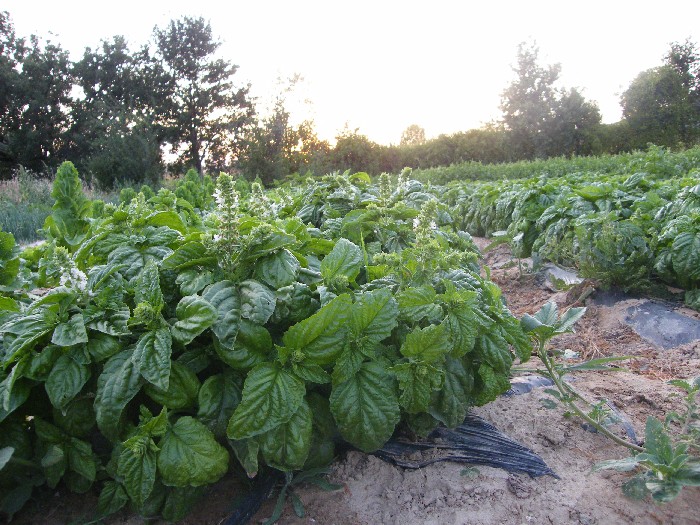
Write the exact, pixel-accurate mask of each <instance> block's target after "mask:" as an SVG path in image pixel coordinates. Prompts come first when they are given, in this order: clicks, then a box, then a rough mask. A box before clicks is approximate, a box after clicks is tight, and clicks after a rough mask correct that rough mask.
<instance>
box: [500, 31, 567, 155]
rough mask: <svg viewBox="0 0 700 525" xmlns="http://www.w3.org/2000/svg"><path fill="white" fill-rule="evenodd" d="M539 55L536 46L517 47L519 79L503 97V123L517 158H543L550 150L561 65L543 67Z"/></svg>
mask: <svg viewBox="0 0 700 525" xmlns="http://www.w3.org/2000/svg"><path fill="white" fill-rule="evenodd" d="M538 55H539V48H538V47H537V46H536V45H535V44H534V43H532V44H526V43H525V42H523V43H521V44H520V45H519V46H518V56H517V63H516V65H515V66H514V67H513V71H514V72H515V74H516V76H517V78H516V79H515V80H514V81H513V82H512V83H511V84H510V86H508V87H507V88H506V89H505V90H504V91H503V93H502V94H501V111H502V112H503V124H504V125H505V126H506V128H507V129H508V130H509V133H510V138H511V147H512V148H513V150H514V154H515V156H516V157H517V158H524V159H530V158H534V157H543V156H546V155H547V153H548V150H549V144H548V142H549V139H550V137H549V133H548V130H549V129H548V128H549V125H550V123H551V121H552V120H553V118H554V115H555V110H556V105H557V92H556V89H555V87H554V83H555V82H556V81H557V79H558V78H559V73H560V72H561V66H560V65H559V64H554V65H550V66H541V65H540V64H539V63H538Z"/></svg>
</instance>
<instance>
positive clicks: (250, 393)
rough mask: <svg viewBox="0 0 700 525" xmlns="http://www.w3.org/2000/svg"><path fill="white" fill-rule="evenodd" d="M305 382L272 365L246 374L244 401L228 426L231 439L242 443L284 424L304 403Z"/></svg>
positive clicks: (267, 364)
mask: <svg viewBox="0 0 700 525" xmlns="http://www.w3.org/2000/svg"><path fill="white" fill-rule="evenodd" d="M305 392H306V389H305V387H304V382H303V381H302V380H300V379H299V378H297V377H296V376H294V375H293V374H291V373H289V372H287V371H286V370H283V369H281V368H279V367H278V366H276V365H274V364H272V363H263V364H261V365H258V366H256V367H255V368H254V369H253V370H251V371H250V372H249V373H248V377H247V378H246V380H245V383H244V384H243V399H242V400H241V403H240V405H238V407H237V408H236V410H235V412H234V413H233V416H232V417H231V420H230V421H229V424H228V429H227V434H228V436H229V437H230V438H231V439H245V438H248V437H253V436H257V435H258V434H262V433H263V432H267V431H268V430H270V429H273V428H275V427H277V426H279V425H281V424H282V423H286V422H287V421H289V419H290V418H291V417H292V416H293V415H294V414H295V413H296V411H297V410H298V409H299V405H301V402H302V400H303V399H304V393H305Z"/></svg>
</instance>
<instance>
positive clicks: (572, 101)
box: [548, 88, 601, 156]
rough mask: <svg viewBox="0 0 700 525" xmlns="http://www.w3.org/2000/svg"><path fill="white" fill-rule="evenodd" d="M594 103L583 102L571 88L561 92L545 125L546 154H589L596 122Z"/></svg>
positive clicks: (598, 122)
mask: <svg viewBox="0 0 700 525" xmlns="http://www.w3.org/2000/svg"><path fill="white" fill-rule="evenodd" d="M600 121H601V116H600V110H599V109H598V106H597V105H596V104H595V103H593V102H589V101H587V100H586V99H585V98H584V97H583V95H581V93H580V92H579V91H578V90H577V89H575V88H572V89H570V90H569V91H568V92H562V93H561V95H560V97H559V100H558V101H557V106H556V109H555V112H554V118H553V121H552V122H551V124H550V125H549V129H548V133H549V135H550V140H549V154H550V155H551V156H555V155H567V156H571V155H590V154H592V153H593V148H594V145H593V142H594V141H595V137H594V135H595V131H596V130H597V129H598V126H599V125H600Z"/></svg>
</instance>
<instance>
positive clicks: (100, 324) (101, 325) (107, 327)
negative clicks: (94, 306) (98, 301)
mask: <svg viewBox="0 0 700 525" xmlns="http://www.w3.org/2000/svg"><path fill="white" fill-rule="evenodd" d="M129 317H131V312H129V307H128V306H124V307H123V308H120V309H118V310H107V311H105V312H102V313H101V315H100V317H99V318H97V319H95V320H93V321H90V322H89V323H87V327H88V328H90V329H91V330H96V331H98V332H101V333H103V334H108V335H115V336H119V335H129V333H130V332H129V329H128V328H127V322H128V321H129Z"/></svg>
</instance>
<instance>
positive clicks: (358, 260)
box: [321, 238, 364, 282]
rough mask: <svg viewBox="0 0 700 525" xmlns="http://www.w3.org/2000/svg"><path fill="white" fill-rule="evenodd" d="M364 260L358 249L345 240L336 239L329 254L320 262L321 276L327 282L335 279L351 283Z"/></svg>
mask: <svg viewBox="0 0 700 525" xmlns="http://www.w3.org/2000/svg"><path fill="white" fill-rule="evenodd" d="M363 264H364V260H363V258H362V250H360V247H359V246H357V245H356V244H354V243H353V242H350V241H348V240H347V239H342V238H341V239H338V242H336V243H335V246H334V247H333V249H332V250H331V253H329V254H328V255H326V256H325V257H324V258H323V260H322V261H321V275H322V276H323V280H324V281H326V282H328V281H330V280H332V279H335V278H336V277H345V278H347V279H348V280H349V281H352V280H353V279H355V277H357V275H358V274H359V273H360V270H361V269H362V265H363Z"/></svg>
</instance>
